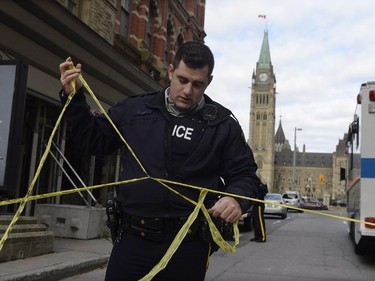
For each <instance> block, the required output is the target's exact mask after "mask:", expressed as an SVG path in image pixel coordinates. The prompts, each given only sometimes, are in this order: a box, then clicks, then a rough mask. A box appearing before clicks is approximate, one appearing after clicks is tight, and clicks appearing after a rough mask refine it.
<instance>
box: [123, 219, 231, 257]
mask: <svg viewBox="0 0 375 281" xmlns="http://www.w3.org/2000/svg"><path fill="white" fill-rule="evenodd" d="M187 220H188V217H178V218H144V217H137V216H131V215H126V214H123V215H122V218H121V224H120V227H119V230H118V233H117V237H116V242H119V241H120V240H121V238H122V234H123V232H124V231H130V232H132V233H134V234H136V235H137V236H139V237H142V238H144V239H146V240H150V241H154V242H162V241H164V240H165V239H167V238H170V237H174V236H175V235H176V234H177V233H178V231H179V230H180V229H181V227H182V226H183V225H184V224H185V223H186V221H187ZM212 220H213V222H214V223H215V225H216V227H217V228H218V230H219V231H220V233H221V234H222V236H223V238H224V239H225V240H232V239H233V231H232V229H233V228H232V226H231V224H228V223H225V222H224V221H223V220H222V219H220V218H212ZM195 237H199V238H200V239H201V240H202V241H204V242H207V243H211V247H213V248H214V250H217V249H218V246H217V245H216V243H214V241H213V238H212V236H211V232H210V228H209V225H208V222H207V220H206V218H205V217H204V215H203V214H201V213H200V214H199V215H198V218H197V219H196V220H195V221H194V222H193V224H192V225H191V226H190V228H189V230H188V232H187V234H186V236H185V238H184V241H190V240H192V239H194V238H195ZM216 246H217V247H216Z"/></svg>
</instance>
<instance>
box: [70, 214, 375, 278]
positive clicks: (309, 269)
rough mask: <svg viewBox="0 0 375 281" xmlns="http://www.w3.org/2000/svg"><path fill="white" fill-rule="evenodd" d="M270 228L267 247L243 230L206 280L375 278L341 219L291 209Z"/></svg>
mask: <svg viewBox="0 0 375 281" xmlns="http://www.w3.org/2000/svg"><path fill="white" fill-rule="evenodd" d="M323 212H327V211H323ZM328 212H331V211H328ZM336 214H339V215H344V214H345V213H344V210H342V212H337V213H336ZM266 228H267V242H266V243H255V242H250V241H249V240H250V238H252V237H253V232H241V239H240V245H239V246H238V247H237V251H236V252H235V253H233V254H228V253H225V252H223V251H221V250H219V251H218V252H217V253H215V254H214V255H213V256H212V258H211V262H210V267H209V269H208V272H207V276H206V281H247V280H252V281H263V280H267V281H270V280H271V281H272V280H288V281H289V280H291V281H297V280H304V281H309V280H311V281H312V280H314V281H320V280H322V281H323V280H332V281H333V280H336V281H337V280H350V281H354V280H355V281H360V280H363V281H365V280H366V281H367V280H368V281H369V280H374V279H375V255H373V256H357V255H356V254H355V253H354V248H353V244H352V241H351V240H350V239H349V235H348V233H347V231H346V222H344V221H342V220H339V219H334V218H330V217H325V216H320V215H317V214H312V213H307V212H305V213H296V212H293V211H291V212H289V213H288V217H287V219H285V220H280V219H279V218H273V217H266ZM104 275H105V269H98V270H94V271H91V272H89V273H86V274H82V275H77V276H74V277H71V278H66V279H64V280H65V281H73V280H74V281H83V280H91V281H96V280H98V281H99V280H101V281H102V280H104Z"/></svg>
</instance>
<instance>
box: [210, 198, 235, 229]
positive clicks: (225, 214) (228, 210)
mask: <svg viewBox="0 0 375 281" xmlns="http://www.w3.org/2000/svg"><path fill="white" fill-rule="evenodd" d="M208 212H209V213H211V214H212V216H213V217H214V218H216V217H220V218H222V219H223V220H225V221H226V222H231V223H233V222H235V221H236V220H238V219H239V218H240V217H241V215H242V210H241V206H240V204H239V203H238V202H237V200H236V199H234V198H233V197H229V196H225V197H222V198H220V199H219V201H217V202H216V204H215V205H214V206H213V207H212V208H211V209H209V210H208Z"/></svg>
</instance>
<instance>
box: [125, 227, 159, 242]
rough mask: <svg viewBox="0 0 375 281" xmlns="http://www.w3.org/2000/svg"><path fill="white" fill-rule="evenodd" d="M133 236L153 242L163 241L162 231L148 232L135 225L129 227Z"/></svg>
mask: <svg viewBox="0 0 375 281" xmlns="http://www.w3.org/2000/svg"><path fill="white" fill-rule="evenodd" d="M129 229H130V230H131V231H132V232H133V233H134V234H136V235H138V236H140V237H142V238H144V239H147V240H151V241H154V242H161V241H163V239H164V233H163V231H155V230H150V229H147V228H143V227H137V226H135V225H131V226H130V228H129Z"/></svg>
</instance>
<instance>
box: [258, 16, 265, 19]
mask: <svg viewBox="0 0 375 281" xmlns="http://www.w3.org/2000/svg"><path fill="white" fill-rule="evenodd" d="M258 18H262V19H266V15H258Z"/></svg>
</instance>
